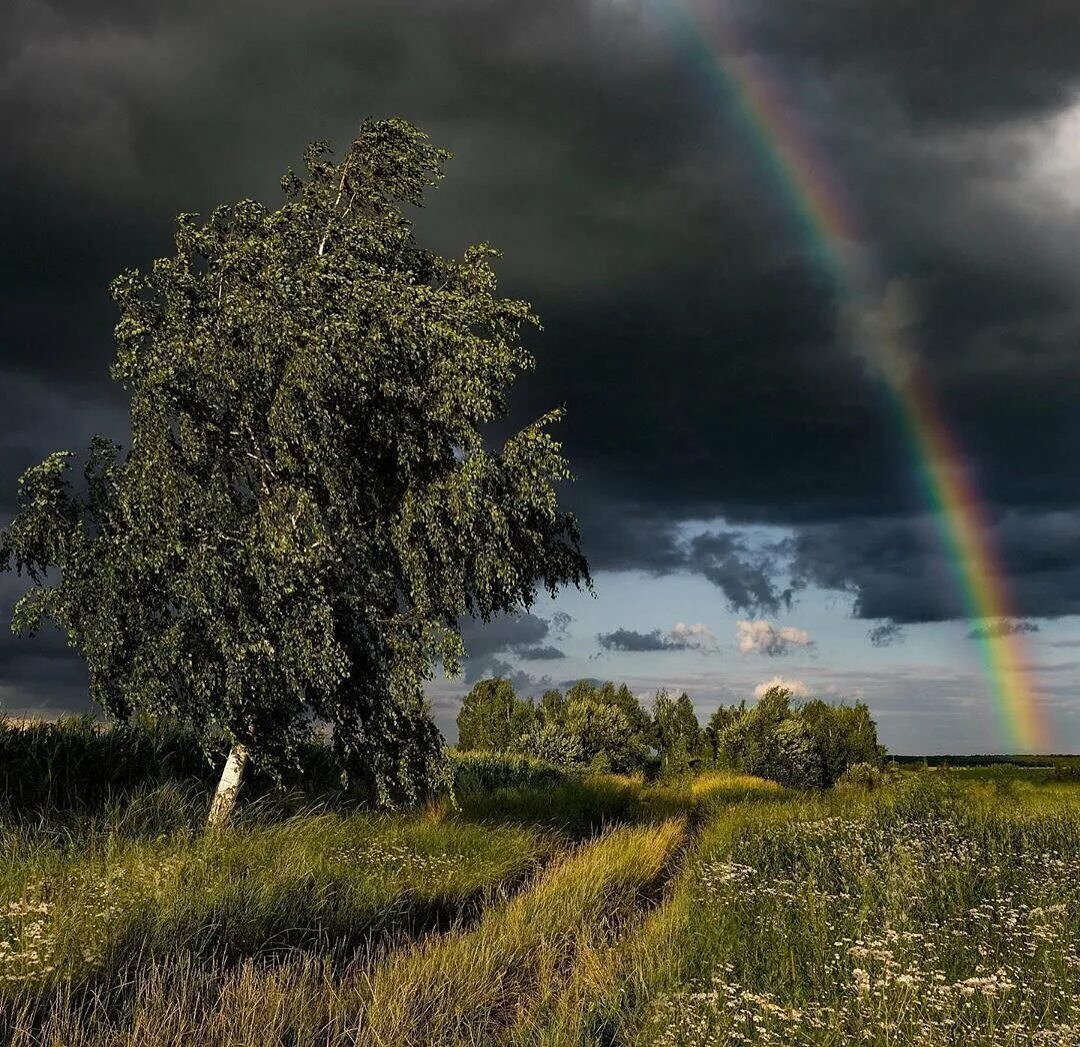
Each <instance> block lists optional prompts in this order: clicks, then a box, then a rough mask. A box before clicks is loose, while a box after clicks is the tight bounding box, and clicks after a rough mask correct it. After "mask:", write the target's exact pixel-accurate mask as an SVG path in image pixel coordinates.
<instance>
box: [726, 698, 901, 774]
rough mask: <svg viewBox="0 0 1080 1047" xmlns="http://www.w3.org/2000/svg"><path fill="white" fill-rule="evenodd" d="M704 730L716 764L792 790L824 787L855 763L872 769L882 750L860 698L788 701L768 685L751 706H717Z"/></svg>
mask: <svg viewBox="0 0 1080 1047" xmlns="http://www.w3.org/2000/svg"><path fill="white" fill-rule="evenodd" d="M707 733H708V736H709V739H710V741H711V743H712V747H713V759H714V761H715V763H716V764H717V765H718V766H721V767H728V768H731V769H733V770H739V771H742V772H744V773H746V774H753V775H756V776H758V777H760V778H769V779H771V780H772V781H775V782H779V783H780V784H781V785H786V786H790V787H792V788H797V789H825V788H828V787H829V786H831V785H835V784H836V782H837V780H838V779H839V778H840V777H841V776H842V775H843V774H844V773H845V772H846V771H847V770H848V768H850V767H853V766H855V765H856V764H866V765H869V766H870V767H878V766H880V765H881V762H882V760H883V758H884V755H885V749H884V748H883V747H882V746H881V745H879V744H878V739H877V725H876V724H875V723H874V721H873V720H872V719H871V718H870V710H869V709H868V708H867V706H866V705H865V704H864V703H863V702H856V703H855V704H854V705H829V704H828V703H826V702H823V701H821V700H820V699H814V700H812V701H808V702H804V703H803V704H802V705H799V706H796V705H793V704H792V701H791V692H790V691H788V690H786V689H785V688H783V687H772V688H770V689H769V690H768V691H766V692H765V694H764V695H762V697H761V699H760V700H759V701H758V702H757V703H756V704H755V705H753V706H749V707H748V706H747V705H746V703H745V702H744V703H742V704H741V705H738V706H721V708H719V709H717V710H716V712H715V713H713V715H712V717H711V719H710V721H709V726H708V728H707Z"/></svg>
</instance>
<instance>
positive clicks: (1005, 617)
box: [643, 0, 1048, 752]
mask: <svg viewBox="0 0 1080 1047" xmlns="http://www.w3.org/2000/svg"><path fill="white" fill-rule="evenodd" d="M643 3H644V6H645V8H646V9H648V10H649V11H650V13H652V14H653V16H654V17H656V18H657V19H658V20H660V21H662V22H663V23H664V25H665V26H666V28H667V30H668V31H669V32H670V33H671V34H672V36H673V37H674V39H675V40H676V42H677V43H678V44H679V45H680V46H682V47H683V48H684V49H685V51H686V53H687V54H688V55H689V56H690V58H691V59H692V60H694V61H695V62H696V63H697V64H699V65H700V66H701V67H702V69H703V70H704V71H705V72H706V73H707V74H708V75H709V77H710V79H712V80H713V81H714V82H716V83H717V84H718V86H719V87H720V88H721V89H722V90H723V93H724V95H725V98H726V99H727V100H728V101H729V102H730V103H731V104H732V105H733V106H734V108H735V110H736V112H737V113H738V115H739V117H740V121H741V123H742V125H743V127H744V128H745V130H746V133H747V135H748V137H749V138H750V139H751V140H752V143H753V146H754V150H755V153H756V155H757V156H758V157H759V158H760V159H761V161H763V162H764V163H765V164H766V165H767V166H768V168H769V169H770V173H771V177H772V179H773V181H774V184H775V186H776V188H777V190H778V191H779V192H780V193H781V194H782V196H783V197H784V198H785V199H786V201H787V205H788V207H789V209H790V211H791V213H792V216H793V217H794V218H795V219H796V220H797V221H798V223H799V225H800V227H801V230H802V233H803V235H804V237H805V240H806V243H807V245H808V246H809V247H810V248H811V249H812V251H813V252H814V256H815V259H816V261H817V263H818V265H819V266H820V267H821V268H822V269H823V270H824V271H825V272H826V273H827V275H828V276H829V278H830V279H831V281H832V283H833V285H834V286H835V288H836V289H837V291H838V293H839V295H840V297H841V300H842V301H844V302H845V303H846V304H847V306H848V307H849V309H850V310H851V313H852V315H853V316H859V315H868V314H871V313H872V312H873V311H875V310H878V309H879V308H881V309H882V310H884V304H885V303H886V300H887V299H888V297H889V295H890V294H891V288H890V285H888V284H887V283H886V281H884V280H882V278H881V277H880V275H879V273H878V271H877V263H876V259H875V257H874V253H873V251H872V250H871V249H870V247H869V243H870V241H869V238H868V237H867V236H865V235H864V234H863V231H862V229H861V228H860V223H859V221H858V213H857V211H856V209H855V208H854V207H853V206H851V205H850V204H849V202H848V201H847V199H846V198H845V195H844V192H843V186H842V183H841V180H840V179H839V177H838V175H837V172H836V171H835V170H834V169H833V167H832V165H830V164H829V162H828V161H827V158H826V157H825V155H824V154H823V152H822V151H821V150H820V149H819V148H818V147H817V143H816V142H815V141H814V140H813V138H812V136H811V135H810V134H809V132H808V129H807V127H806V123H805V121H802V120H800V114H799V112H798V110H797V109H796V108H795V107H794V106H792V105H791V104H789V102H788V100H787V97H786V94H785V91H784V90H783V79H782V77H781V76H780V75H779V74H778V72H777V71H776V70H774V69H773V68H771V67H770V66H769V65H768V64H767V62H766V61H765V58H764V56H762V55H760V54H758V55H755V54H754V53H753V49H752V48H751V47H750V46H748V43H747V41H746V40H745V39H744V38H743V36H742V35H741V34H740V33H739V28H740V27H739V25H738V23H737V21H736V20H735V18H734V17H733V14H732V8H733V5H732V4H731V3H730V0H708V3H707V5H705V4H702V3H700V2H695V0H643ZM691 4H693V6H691ZM853 334H854V335H855V344H856V346H857V348H858V350H859V352H861V353H864V354H865V355H866V356H867V358H869V359H870V360H873V361H874V362H875V363H876V364H877V368H878V370H879V372H880V374H881V377H882V379H883V384H884V386H885V388H886V389H887V390H888V392H889V394H890V399H891V401H892V402H893V404H894V407H895V409H896V414H897V416H898V419H899V422H900V425H901V427H902V429H903V431H904V433H905V437H906V439H907V441H908V444H909V447H910V450H911V453H912V456H913V458H914V460H915V463H916V472H917V474H918V479H919V483H920V486H921V487H922V490H923V494H924V497H925V499H926V501H927V504H928V505H929V507H930V510H931V513H932V515H933V517H934V521H935V523H936V525H937V528H938V530H939V532H940V535H941V540H942V542H943V545H944V547H945V548H946V550H947V551H948V554H949V560H950V563H951V565H952V570H953V573H954V576H955V579H956V583H957V587H958V590H959V592H960V594H961V597H962V601H963V605H964V610H965V613H966V615H967V617H968V618H969V619H971V620H973V621H975V622H976V623H979V622H982V623H984V625H983V628H981V629H976V630H975V636H976V639H977V642H978V644H979V650H980V656H981V660H982V664H983V670H984V672H985V675H986V678H987V681H988V684H989V687H990V691H991V694H992V697H993V702H994V706H995V709H996V713H997V718H998V722H999V726H1000V729H1001V732H1002V740H1003V742H1004V743H1005V744H1006V745H1007V746H1008V747H1009V750H1010V751H1014V752H1021V751H1025V752H1031V751H1045V750H1046V747H1047V741H1048V732H1047V729H1046V723H1045V719H1044V716H1043V710H1042V706H1041V702H1040V700H1039V698H1038V695H1037V693H1036V689H1035V681H1034V674H1033V672H1032V669H1031V661H1030V657H1029V655H1028V652H1027V645H1026V643H1025V641H1024V638H1023V636H1022V635H1021V634H1020V633H1018V632H1012V633H1010V632H1009V631H1008V630H1007V629H999V630H997V631H995V630H994V629H993V628H992V625H993V624H995V623H998V622H1000V623H1007V622H1008V621H1010V620H1011V619H1013V618H1015V617H1016V615H1015V611H1014V607H1013V604H1012V602H1011V600H1010V597H1009V592H1008V589H1007V586H1006V582H1005V572H1004V570H1003V568H1002V564H1001V560H1000V557H999V555H998V551H997V549H996V548H995V546H994V542H993V540H992V534H991V530H990V527H989V525H988V520H987V518H986V513H985V509H984V506H983V503H982V500H981V498H980V496H979V492H978V489H977V485H976V483H975V480H974V477H973V476H972V474H971V470H970V468H969V467H968V465H967V460H966V458H965V456H964V455H963V454H962V452H961V449H960V447H959V445H958V443H957V441H956V440H955V438H954V437H953V436H952V434H951V432H950V430H949V427H948V425H947V424H946V420H945V416H944V415H943V413H942V411H941V408H940V406H939V405H938V402H937V399H936V397H935V395H934V392H933V389H932V388H931V386H930V384H929V382H928V381H927V380H926V377H925V376H924V375H923V374H922V372H921V370H920V368H919V366H918V360H917V357H916V354H915V353H914V352H913V351H912V349H911V348H910V345H909V344H907V338H906V337H905V335H906V332H905V330H904V329H903V324H902V323H899V324H897V323H894V324H892V325H891V326H889V325H888V324H885V325H884V326H883V325H882V324H881V323H880V322H879V323H878V324H877V325H876V326H875V325H874V324H867V323H862V324H860V325H858V327H857V328H856V329H855V330H854V331H853Z"/></svg>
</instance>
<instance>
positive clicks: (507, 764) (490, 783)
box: [449, 749, 570, 796]
mask: <svg viewBox="0 0 1080 1047" xmlns="http://www.w3.org/2000/svg"><path fill="white" fill-rule="evenodd" d="M449 756H450V767H451V774H452V776H453V783H454V793H455V794H456V795H458V796H461V795H464V794H467V793H470V792H486V791H489V790H491V789H502V788H519V787H522V786H526V787H536V786H544V785H554V784H560V783H562V782H565V781H566V780H567V778H568V776H569V774H570V772H569V771H568V770H567V769H566V768H565V767H559V766H556V765H555V764H553V763H548V762H547V761H545V760H539V759H536V758H534V757H531V756H522V755H521V754H519V753H501V752H461V751H460V750H455V749H451V750H450V753H449Z"/></svg>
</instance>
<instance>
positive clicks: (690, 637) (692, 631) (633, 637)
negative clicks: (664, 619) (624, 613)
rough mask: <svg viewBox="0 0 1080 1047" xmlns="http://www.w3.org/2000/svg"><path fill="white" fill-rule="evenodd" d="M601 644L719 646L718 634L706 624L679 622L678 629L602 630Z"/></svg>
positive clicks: (617, 647)
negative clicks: (643, 630) (717, 643)
mask: <svg viewBox="0 0 1080 1047" xmlns="http://www.w3.org/2000/svg"><path fill="white" fill-rule="evenodd" d="M596 641H597V643H599V644H600V646H601V648H603V649H604V650H605V651H642V652H644V651H707V650H713V649H715V647H716V637H715V636H714V635H713V633H712V632H711V630H709V629H708V628H707V627H706V626H704V625H702V624H700V623H699V624H697V625H687V624H686V623H685V622H679V623H678V624H677V625H676V626H675V628H674V629H672V630H670V631H669V632H667V633H661V631H660V630H659V629H653V630H652V631H651V632H647V633H646V632H640V631H638V630H637V629H615V630H613V631H612V632H609V633H599V634H598V635H597V637H596Z"/></svg>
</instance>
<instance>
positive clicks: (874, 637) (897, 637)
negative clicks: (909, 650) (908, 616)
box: [866, 622, 904, 647]
mask: <svg viewBox="0 0 1080 1047" xmlns="http://www.w3.org/2000/svg"><path fill="white" fill-rule="evenodd" d="M866 638H867V639H868V640H869V641H870V646H871V647H892V646H893V645H894V644H898V643H903V642H904V627H903V626H902V625H900V624H899V623H897V622H882V623H881V624H880V625H875V626H873V627H872V628H871V629H868V630H867V633H866Z"/></svg>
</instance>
